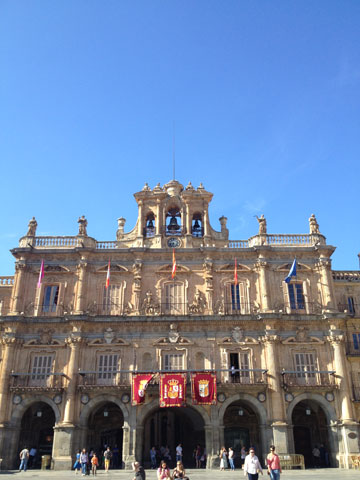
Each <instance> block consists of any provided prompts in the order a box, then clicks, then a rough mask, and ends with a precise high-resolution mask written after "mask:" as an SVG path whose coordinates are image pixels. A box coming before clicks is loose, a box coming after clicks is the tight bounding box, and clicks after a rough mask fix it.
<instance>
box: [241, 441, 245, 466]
mask: <svg viewBox="0 0 360 480" xmlns="http://www.w3.org/2000/svg"><path fill="white" fill-rule="evenodd" d="M245 458H246V448H245V447H244V446H243V447H241V450H240V464H241V467H242V466H243V465H244V463H245Z"/></svg>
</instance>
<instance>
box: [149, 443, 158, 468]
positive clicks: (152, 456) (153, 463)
mask: <svg viewBox="0 0 360 480" xmlns="http://www.w3.org/2000/svg"><path fill="white" fill-rule="evenodd" d="M156 455H157V454H156V447H152V449H151V450H150V462H151V468H152V469H153V470H156V466H157V461H156Z"/></svg>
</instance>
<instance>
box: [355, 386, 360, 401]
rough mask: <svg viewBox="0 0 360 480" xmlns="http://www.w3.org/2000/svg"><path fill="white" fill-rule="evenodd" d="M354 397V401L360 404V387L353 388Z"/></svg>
mask: <svg viewBox="0 0 360 480" xmlns="http://www.w3.org/2000/svg"><path fill="white" fill-rule="evenodd" d="M353 395H354V401H355V402H360V386H359V385H354V386H353Z"/></svg>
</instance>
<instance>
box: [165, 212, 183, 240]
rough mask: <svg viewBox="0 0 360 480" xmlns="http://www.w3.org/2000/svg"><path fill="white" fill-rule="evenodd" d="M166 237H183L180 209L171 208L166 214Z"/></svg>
mask: <svg viewBox="0 0 360 480" xmlns="http://www.w3.org/2000/svg"><path fill="white" fill-rule="evenodd" d="M165 233H166V235H181V234H182V227H181V213H180V210H179V208H177V207H173V208H169V210H168V211H167V214H166V230H165Z"/></svg>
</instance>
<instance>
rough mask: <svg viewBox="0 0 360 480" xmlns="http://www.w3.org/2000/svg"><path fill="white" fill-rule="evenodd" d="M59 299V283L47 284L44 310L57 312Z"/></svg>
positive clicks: (45, 311)
mask: <svg viewBox="0 0 360 480" xmlns="http://www.w3.org/2000/svg"><path fill="white" fill-rule="evenodd" d="M58 300H59V285H47V286H46V287H45V288H44V299H43V307H42V311H43V312H44V313H55V312H56V308H57V305H58Z"/></svg>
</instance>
